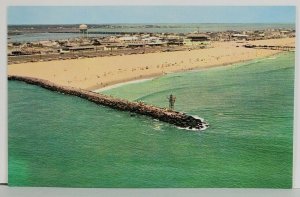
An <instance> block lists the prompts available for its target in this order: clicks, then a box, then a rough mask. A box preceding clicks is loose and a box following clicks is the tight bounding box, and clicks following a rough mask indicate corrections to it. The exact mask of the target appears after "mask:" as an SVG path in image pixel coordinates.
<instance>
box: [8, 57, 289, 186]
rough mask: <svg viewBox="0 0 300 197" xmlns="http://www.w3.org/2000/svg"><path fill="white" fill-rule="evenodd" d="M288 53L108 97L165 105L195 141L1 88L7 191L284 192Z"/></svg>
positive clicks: (145, 121)
mask: <svg viewBox="0 0 300 197" xmlns="http://www.w3.org/2000/svg"><path fill="white" fill-rule="evenodd" d="M294 62H295V57H294V54H293V53H287V54H281V55H278V56H275V57H272V58H267V59H263V60H256V61H251V62H248V63H244V64H236V65H232V66H227V67H219V68H214V69H209V70H203V71H193V72H186V73H174V74H169V75H165V76H163V77H160V78H157V79H153V80H150V81H146V82H143V83H139V84H129V85H125V86H122V87H118V88H116V89H111V90H107V91H105V93H106V94H110V95H114V96H118V97H123V98H127V99H129V100H142V101H144V102H146V103H150V104H155V105H158V106H163V107H165V106H167V105H168V103H167V99H166V97H167V95H169V94H171V93H173V94H174V95H175V96H176V97H177V100H176V103H175V108H176V109H177V110H179V111H184V112H187V113H189V114H192V115H198V116H200V117H202V118H204V119H205V120H207V121H208V122H209V123H210V128H208V129H207V130H205V131H203V132H191V131H186V130H181V129H178V128H176V127H174V126H172V125H169V124H167V123H163V122H158V121H155V120H152V119H151V118H148V117H145V116H139V115H134V114H130V113H128V112H119V111H115V110H112V109H109V108H106V107H102V106H97V105H95V104H94V103H90V102H88V101H85V100H83V99H80V98H77V97H72V96H67V95H62V94H59V93H55V92H51V91H48V90H45V89H42V88H39V87H36V86H32V85H28V84H25V83H22V82H13V81H9V83H8V88H9V89H8V93H9V125H8V126H9V185H11V186H64V187H250V188H252V187H257V188H266V187H271V188H290V187H291V186H292V137H293V136H292V129H293V99H294V97H293V83H294V65H295V64H294Z"/></svg>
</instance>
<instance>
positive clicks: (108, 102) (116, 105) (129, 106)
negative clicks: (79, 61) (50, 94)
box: [8, 76, 208, 130]
mask: <svg viewBox="0 0 300 197" xmlns="http://www.w3.org/2000/svg"><path fill="white" fill-rule="evenodd" d="M8 80H16V81H23V82H25V83H28V84H32V85H37V86H40V87H42V88H45V89H48V90H51V91H56V92H60V93H63V94H68V95H74V96H77V97H80V98H83V99H86V100H88V101H91V102H94V103H96V104H99V105H103V106H107V107H110V108H113V109H117V110H120V111H128V112H132V113H136V114H141V115H146V116H149V117H152V118H154V119H158V120H160V121H163V122H167V123H170V124H173V125H176V126H178V127H181V128H186V129H191V130H203V129H205V128H207V127H208V124H207V123H206V122H204V121H203V120H201V119H200V118H196V117H193V116H190V115H187V114H185V113H182V112H177V111H172V110H168V109H165V108H159V107H155V106H152V105H148V104H145V103H142V102H130V101H128V100H124V99H118V98H114V97H111V96H107V95H103V94H99V93H95V92H91V91H88V90H84V89H77V88H74V87H69V86H61V85H57V84H55V83H52V82H50V81H47V80H43V79H38V78H32V77H23V76H8Z"/></svg>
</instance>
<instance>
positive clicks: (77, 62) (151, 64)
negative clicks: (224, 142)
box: [8, 38, 295, 90]
mask: <svg viewBox="0 0 300 197" xmlns="http://www.w3.org/2000/svg"><path fill="white" fill-rule="evenodd" d="M247 43H249V44H256V45H281V46H295V39H294V38H283V39H272V40H260V41H251V42H247ZM244 44H245V43H237V42H213V43H212V46H213V47H212V48H208V49H197V50H191V51H175V52H161V53H148V54H134V55H126V56H112V57H96V58H86V59H72V60H54V61H49V62H34V63H22V64H12V65H9V66H8V74H9V75H18V76H29V77H36V78H41V79H46V80H49V81H52V82H54V83H57V84H60V85H66V86H72V87H77V88H82V89H89V90H96V89H99V88H103V87H107V86H110V85H113V84H118V83H121V82H126V81H132V80H139V79H145V78H151V77H155V76H160V75H164V74H166V73H169V72H180V71H185V70H192V69H199V68H200V69H201V68H209V67H214V66H221V65H228V64H232V63H237V62H242V61H247V60H251V59H255V58H262V57H267V56H271V55H274V54H276V53H279V52H280V51H276V50H266V49H251V48H245V47H242V45H244Z"/></svg>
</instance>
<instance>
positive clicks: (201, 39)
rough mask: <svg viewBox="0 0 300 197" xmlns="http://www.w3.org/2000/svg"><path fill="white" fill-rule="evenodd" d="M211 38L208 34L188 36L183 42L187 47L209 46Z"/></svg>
mask: <svg viewBox="0 0 300 197" xmlns="http://www.w3.org/2000/svg"><path fill="white" fill-rule="evenodd" d="M208 41H210V37H209V36H208V35H206V34H199V33H197V34H188V35H187V36H186V38H185V39H184V40H183V44H184V45H187V46H199V45H203V46H205V45H207V44H208Z"/></svg>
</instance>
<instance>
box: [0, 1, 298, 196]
mask: <svg viewBox="0 0 300 197" xmlns="http://www.w3.org/2000/svg"><path fill="white" fill-rule="evenodd" d="M299 4H300V1H297V0H276V1H272V0H227V1H224V0H210V1H207V0H131V1H129V0H113V1H112V0H98V1H97V0H44V1H40V0H1V6H0V14H1V15H0V25H1V28H0V33H1V37H0V43H1V45H0V55H1V57H0V63H1V64H0V183H7V79H6V76H7V75H6V62H7V57H6V46H7V39H6V32H7V24H6V18H7V6H13V5H42V6H47V5H53V6H54V5H57V6H62V5H78V6H80V5H81V6H82V5H227V6H229V5H231V6H234V5H240V6H243V5H244V6H251V5H252V6H262V5H270V6H272V5H285V6H287V5H293V6H297V9H296V13H297V17H296V20H297V23H296V25H297V29H296V32H297V41H296V61H297V64H296V71H295V113H294V114H295V116H294V165H293V166H294V168H293V188H300V156H299V153H300V131H299V130H300V123H299V117H300V103H299V99H300V70H299V52H298V47H299V33H298V32H299V30H300V29H299V24H298V23H299V10H298V9H299ZM0 191H1V190H0ZM277 191H279V190H277ZM217 193H218V192H217ZM284 196H286V195H284Z"/></svg>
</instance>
